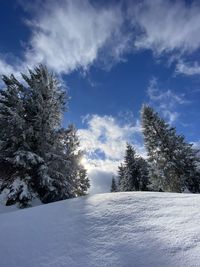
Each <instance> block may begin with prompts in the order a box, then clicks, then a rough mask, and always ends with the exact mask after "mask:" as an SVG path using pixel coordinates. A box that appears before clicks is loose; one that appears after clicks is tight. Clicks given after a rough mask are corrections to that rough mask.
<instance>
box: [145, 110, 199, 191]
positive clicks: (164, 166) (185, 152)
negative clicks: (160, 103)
mask: <svg viewBox="0 0 200 267" xmlns="http://www.w3.org/2000/svg"><path fill="white" fill-rule="evenodd" d="M141 116H142V128H143V134H144V143H145V146H146V150H147V152H148V160H149V164H150V180H151V183H152V186H153V189H154V190H158V191H159V190H160V191H170V192H183V191H185V190H187V191H188V190H189V191H190V192H193V193H195V192H199V191H200V174H199V171H198V168H197V165H198V157H197V154H196V152H195V151H194V149H193V148H192V145H191V144H188V143H187V142H186V141H185V140H184V137H183V136H181V135H177V133H176V130H175V128H173V127H170V126H169V125H168V124H167V123H166V122H165V121H164V120H163V119H161V118H160V117H159V115H158V113H156V112H155V111H154V110H153V109H152V108H151V107H149V106H143V108H142V112H141Z"/></svg>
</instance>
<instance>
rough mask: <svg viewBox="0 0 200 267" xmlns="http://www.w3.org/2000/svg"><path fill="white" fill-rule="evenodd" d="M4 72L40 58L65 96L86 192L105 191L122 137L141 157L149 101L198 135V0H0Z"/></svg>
mask: <svg viewBox="0 0 200 267" xmlns="http://www.w3.org/2000/svg"><path fill="white" fill-rule="evenodd" d="M0 5H1V8H0V34H1V39H0V73H1V74H10V73H15V75H16V76H17V77H19V76H20V72H22V71H26V70H27V68H28V67H29V68H32V67H34V66H35V65H37V64H39V63H44V64H46V65H47V66H48V67H49V68H50V69H52V70H53V71H54V72H55V73H56V74H57V75H58V77H59V78H60V79H61V80H62V81H63V82H64V84H65V86H66V88H67V90H68V93H69V95H70V97H71V100H70V102H69V111H68V112H67V113H66V114H65V117H64V120H63V125H64V126H67V125H68V124H69V123H71V122H72V123H74V124H75V125H76V127H77V129H78V134H79V136H80V141H81V146H82V148H83V149H84V150H85V151H87V153H86V155H85V157H84V159H83V163H84V164H85V166H86V168H87V169H88V174H89V176H90V178H91V184H92V189H91V192H104V191H108V190H109V184H110V178H111V175H112V173H115V172H116V170H117V166H118V164H119V162H120V161H121V160H122V158H123V154H124V148H125V144H126V142H127V141H128V142H131V143H133V144H134V145H135V147H136V149H137V151H138V153H140V154H141V155H144V156H145V150H144V147H143V144H142V136H141V127H140V118H139V111H140V108H141V105H142V104H143V103H148V104H150V105H152V106H153V107H154V108H155V109H156V110H157V111H158V112H159V113H160V115H161V116H162V117H164V118H165V119H166V121H167V122H169V123H170V124H171V125H173V126H175V127H177V131H178V133H180V134H183V135H185V137H186V140H187V141H188V142H193V143H195V145H197V146H198V145H199V144H200V127H199V125H200V116H199V112H200V105H199V102H200V2H199V1H186V0H177V1H170V0H152V1H151V0H141V1H139V0H138V1H129V0H124V1H123V0H121V1H120V0H119V1H114V0H112V1H94V0H93V1H89V0H85V1H81V0H76V1H73V0H58V1H53V0H48V1H47V0H46V1H41V0H35V1H25V0H16V1H3V0H1V1H0Z"/></svg>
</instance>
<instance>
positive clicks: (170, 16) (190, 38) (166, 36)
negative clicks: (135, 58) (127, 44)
mask: <svg viewBox="0 0 200 267" xmlns="http://www.w3.org/2000/svg"><path fill="white" fill-rule="evenodd" d="M129 13H130V16H133V17H132V20H133V22H134V23H137V25H138V26H139V28H140V30H141V34H140V35H139V36H138V37H137V39H136V43H135V45H136V47H138V48H142V49H152V50H153V51H154V52H155V53H158V54H161V53H163V52H174V51H177V50H179V51H180V52H181V53H192V52H194V51H196V50H197V49H199V47H200V35H199V32H200V5H199V3H198V1H193V2H192V3H191V4H189V3H186V2H185V1H180V0H178V1H170V0H154V1H149V0H143V1H141V2H140V3H138V4H137V5H134V6H133V8H132V9H130V10H129Z"/></svg>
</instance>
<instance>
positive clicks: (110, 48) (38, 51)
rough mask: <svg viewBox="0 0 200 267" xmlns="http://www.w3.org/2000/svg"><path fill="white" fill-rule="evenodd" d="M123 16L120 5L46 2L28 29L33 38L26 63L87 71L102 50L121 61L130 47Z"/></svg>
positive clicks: (67, 70)
mask: <svg viewBox="0 0 200 267" xmlns="http://www.w3.org/2000/svg"><path fill="white" fill-rule="evenodd" d="M123 23H124V17H123V15H122V10H121V9H120V7H119V6H113V7H112V8H111V7H108V6H107V7H100V6H98V7H97V6H94V5H92V4H91V2H90V1H88V0H86V1H81V0H77V1H72V0H64V1H62V2H61V1H58V2H56V1H54V2H53V1H47V2H46V4H45V5H44V6H43V8H42V11H39V12H38V13H37V15H36V17H35V18H34V20H32V21H31V22H29V26H30V27H31V29H32V37H31V40H30V42H29V45H30V49H29V50H28V51H27V52H26V61H27V62H29V63H31V65H34V64H35V63H38V62H44V63H46V64H47V65H48V66H50V67H51V68H52V69H54V70H55V71H57V72H62V73H68V72H70V71H73V70H76V69H79V68H83V69H84V70H86V69H88V67H89V66H90V65H91V64H93V63H94V62H95V60H97V58H98V56H99V53H101V50H102V49H103V48H104V47H106V48H107V49H106V50H107V51H106V50H105V51H104V56H105V53H106V54H108V55H109V56H110V57H111V58H114V59H115V60H120V57H121V55H122V54H123V53H124V52H125V51H126V50H127V48H128V46H129V38H127V36H126V38H121V35H122V32H121V31H122V26H123Z"/></svg>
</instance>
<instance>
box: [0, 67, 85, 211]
mask: <svg viewBox="0 0 200 267" xmlns="http://www.w3.org/2000/svg"><path fill="white" fill-rule="evenodd" d="M22 77H23V79H24V81H25V83H24V82H23V83H20V82H19V81H18V80H17V79H16V78H15V77H14V76H13V75H11V76H10V77H6V76H4V77H3V81H4V83H5V85H6V88H5V89H1V90H0V125H1V129H0V175H1V176H2V177H3V181H2V183H1V191H3V190H5V191H6V192H7V203H6V204H14V203H16V202H18V203H20V205H21V206H26V205H28V204H29V202H30V201H31V199H32V198H33V197H35V196H38V197H39V198H40V199H41V200H42V201H43V202H50V201H55V200H60V199H65V198H70V197H75V196H79V195H83V194H85V193H86V191H87V188H88V187H89V181H88V178H87V174H86V171H85V169H84V168H83V166H82V165H81V163H80V160H81V156H82V152H81V151H79V150H78V147H79V142H78V138H77V136H76V131H75V129H74V127H71V126H70V127H69V128H68V129H60V124H61V119H62V113H63V111H64V110H65V103H66V99H67V98H66V94H65V92H64V91H63V90H62V88H61V87H60V86H59V83H58V81H57V80H56V78H55V77H54V75H53V74H52V73H50V72H49V71H48V70H47V68H46V67H44V66H42V65H40V66H39V67H37V68H35V69H34V71H31V70H29V74H28V75H25V74H22ZM5 170H6V172H5Z"/></svg>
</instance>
